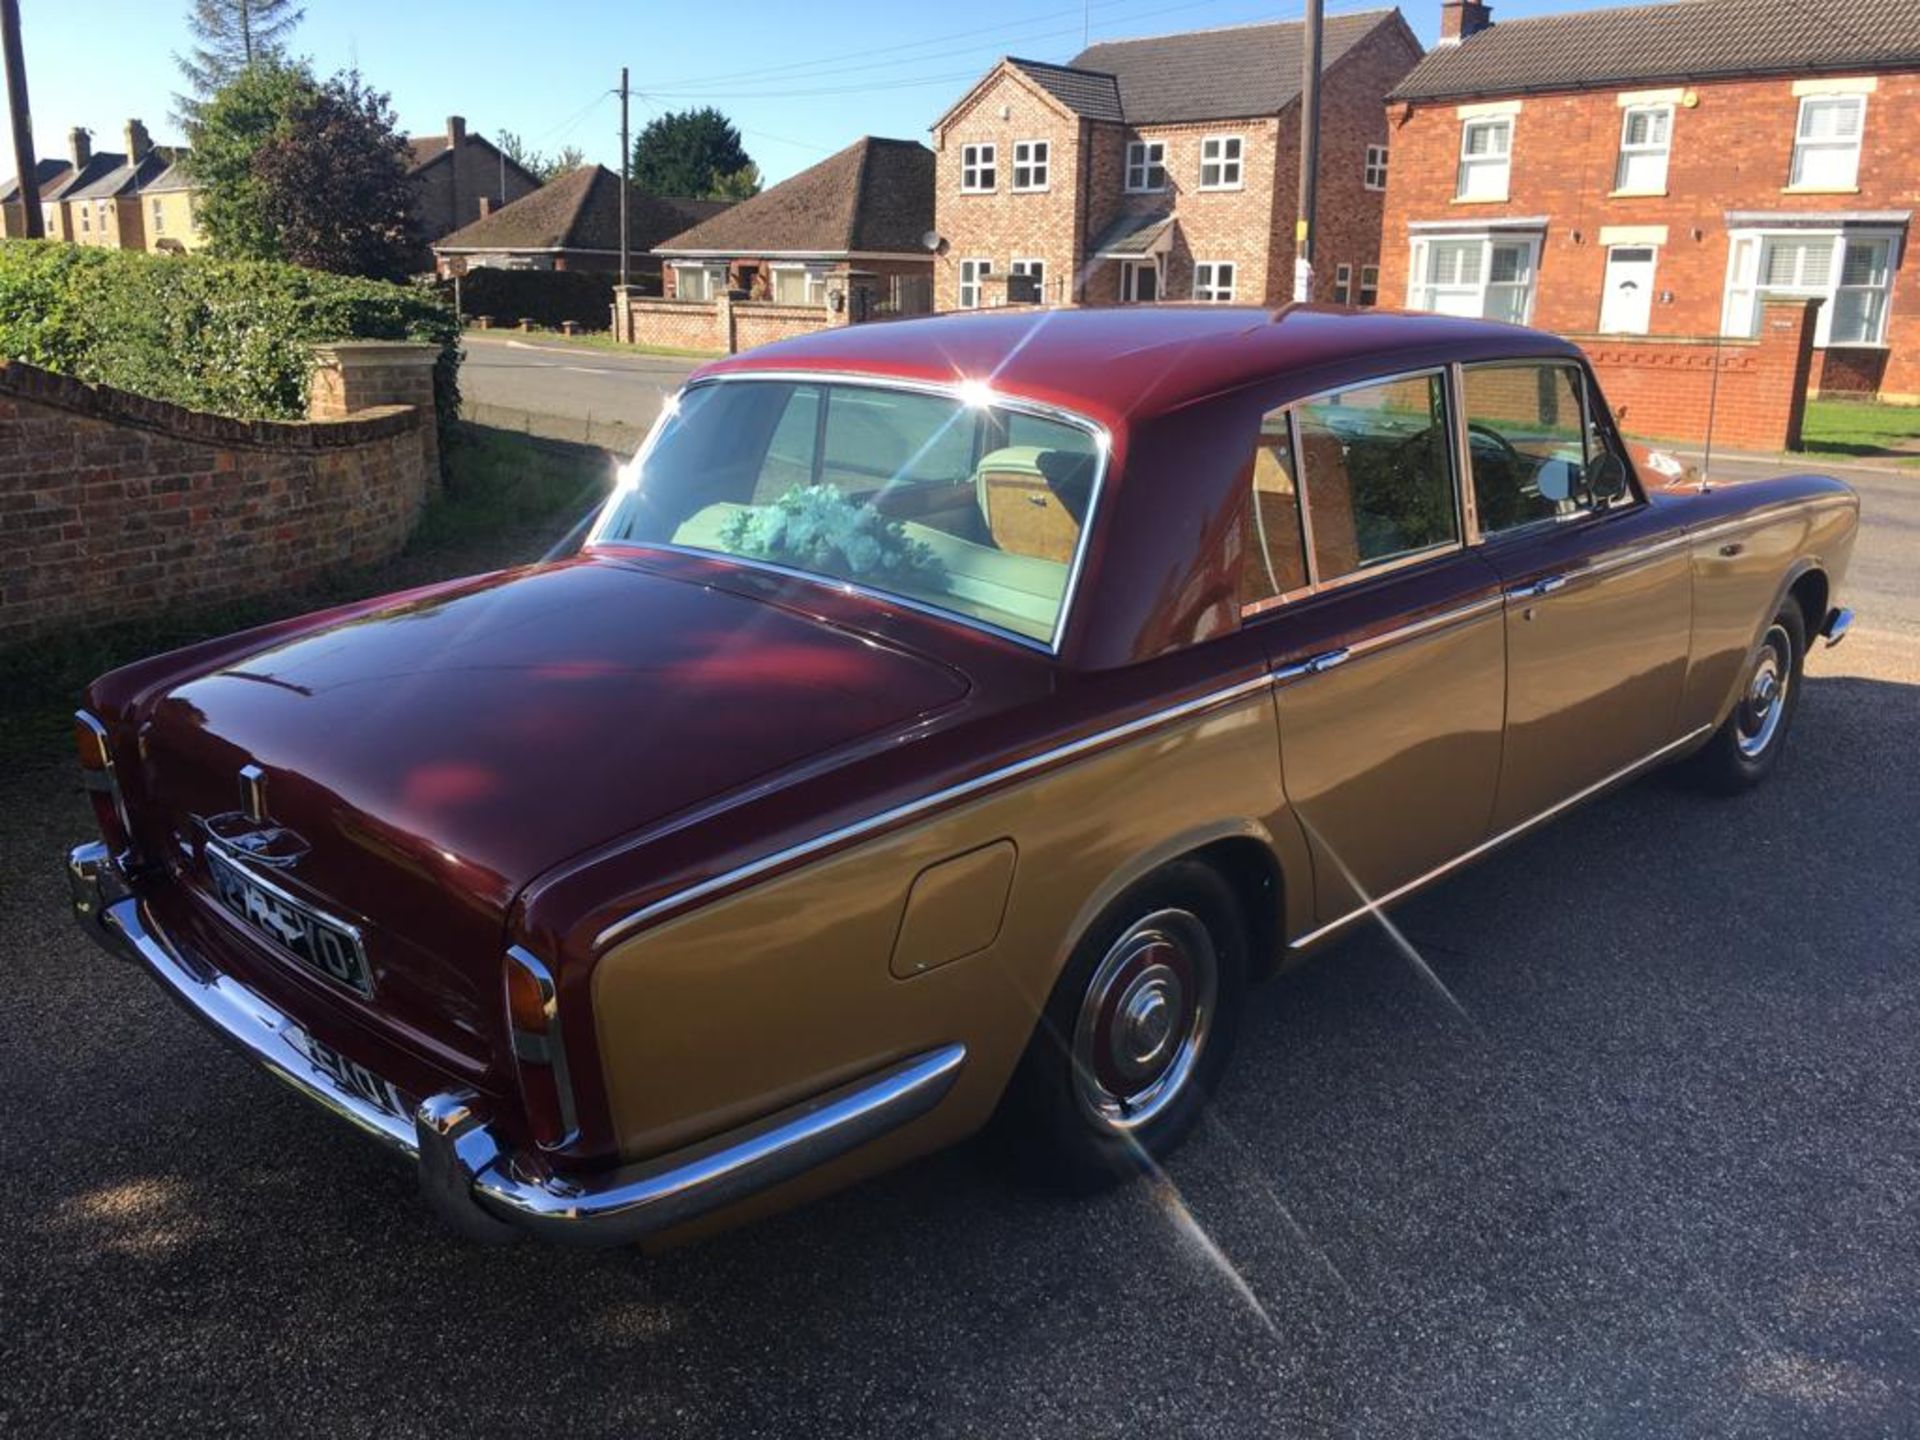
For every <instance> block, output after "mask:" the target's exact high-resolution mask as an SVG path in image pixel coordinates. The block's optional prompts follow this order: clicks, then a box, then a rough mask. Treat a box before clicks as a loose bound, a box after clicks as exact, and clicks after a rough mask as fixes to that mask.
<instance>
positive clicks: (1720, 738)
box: [1691, 600, 1807, 795]
mask: <svg viewBox="0 0 1920 1440" xmlns="http://www.w3.org/2000/svg"><path fill="white" fill-rule="evenodd" d="M1806 658H1807V623H1806V619H1805V617H1803V616H1802V615H1801V613H1800V606H1799V605H1798V604H1797V603H1796V602H1794V601H1792V600H1788V601H1787V602H1786V603H1785V604H1784V605H1782V606H1781V607H1780V613H1779V614H1778V615H1776V616H1774V617H1773V623H1772V624H1770V625H1769V626H1767V632H1766V634H1765V635H1763V636H1761V638H1760V648H1759V649H1758V650H1757V651H1756V652H1755V653H1754V656H1753V659H1752V660H1751V661H1750V662H1749V664H1748V666H1747V672H1746V675H1745V676H1744V677H1743V678H1742V680H1741V682H1740V695H1739V698H1738V699H1736V700H1735V701H1734V706H1733V712H1732V713H1731V714H1730V715H1728V716H1727V718H1726V721H1725V723H1724V724H1722V725H1721V727H1720V728H1719V729H1718V730H1716V731H1715V732H1714V734H1713V738H1712V739H1711V740H1709V741H1708V742H1707V743H1706V745H1705V747H1704V748H1703V749H1701V751H1700V752H1699V754H1697V755H1696V756H1694V758H1693V761H1692V765H1691V769H1692V774H1693V777H1694V779H1696V780H1697V781H1698V782H1699V783H1700V784H1701V785H1702V786H1703V787H1704V788H1706V789H1708V790H1712V791H1715V792H1716V793H1718V794H1722V795H1734V794H1738V793H1739V792H1740V791H1742V790H1747V789H1751V788H1752V787H1753V786H1755V785H1758V784H1759V783H1760V782H1761V781H1762V780H1764V779H1766V777H1767V775H1768V774H1769V773H1770V772H1771V771H1772V769H1773V767H1774V766H1775V765H1776V764H1778V763H1779V759H1780V750H1781V747H1782V746H1783V745H1784V744H1785V743H1786V738H1787V730H1788V728H1789V727H1790V726H1791V725H1792V724H1793V715H1794V711H1795V710H1796V709H1797V708H1798V707H1799V704H1800V672H1801V668H1802V666H1803V665H1804V664H1805V663H1806Z"/></svg>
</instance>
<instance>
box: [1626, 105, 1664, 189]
mask: <svg viewBox="0 0 1920 1440" xmlns="http://www.w3.org/2000/svg"><path fill="white" fill-rule="evenodd" d="M1636 115H1647V116H1652V117H1655V121H1657V122H1658V123H1659V124H1660V125H1661V126H1662V127H1664V133H1663V134H1662V135H1661V137H1660V139H1659V140H1657V141H1656V140H1640V141H1634V140H1631V139H1629V138H1628V137H1629V135H1630V134H1631V133H1632V130H1633V121H1634V117H1635V116H1636ZM1653 123H1654V121H1650V122H1649V124H1650V125H1651V124H1653ZM1672 154H1673V106H1671V105H1664V104H1662V105H1628V106H1626V107H1624V108H1623V109H1622V110H1621V112H1620V154H1619V157H1618V158H1617V159H1616V160H1615V161H1614V166H1613V193H1614V194H1616V195H1664V194H1666V193H1667V165H1668V162H1669V160H1670V159H1671V157H1672ZM1655 160H1657V161H1658V162H1659V164H1658V170H1659V174H1658V176H1657V177H1650V176H1647V175H1642V176H1641V177H1640V178H1639V179H1638V180H1636V181H1634V183H1632V184H1631V185H1630V184H1628V183H1627V172H1628V170H1629V169H1632V168H1634V162H1635V161H1641V162H1644V163H1643V164H1641V165H1640V166H1639V168H1640V169H1642V170H1652V169H1654V168H1655V167H1654V165H1653V162H1654V161H1655Z"/></svg>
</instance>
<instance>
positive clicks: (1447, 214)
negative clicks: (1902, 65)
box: [1381, 74, 1920, 399]
mask: <svg viewBox="0 0 1920 1440" xmlns="http://www.w3.org/2000/svg"><path fill="white" fill-rule="evenodd" d="M1795 78H1796V77H1780V78H1775V79H1754V80H1731V81H1701V82H1697V83H1693V84H1689V85H1686V86H1681V87H1671V88H1672V89H1673V90H1674V91H1675V93H1676V100H1675V104H1674V111H1673V127H1672V143H1671V148H1670V151H1669V157H1668V167H1667V182H1666V187H1665V190H1664V193H1660V194H1636V195H1621V194H1614V193H1612V192H1613V190H1614V180H1615V172H1616V165H1617V162H1618V157H1619V147H1620V125H1621V105H1620V98H1619V97H1620V96H1621V95H1622V94H1626V93H1632V92H1633V91H1636V90H1638V89H1640V88H1641V87H1627V86H1623V87H1618V88H1615V87H1609V88H1606V89H1603V90H1593V91H1587V92H1580V93H1572V94H1556V95H1528V96H1523V97H1519V101H1518V103H1519V107H1520V108H1519V111H1518V113H1517V114H1516V115H1515V117H1514V129H1513V158H1512V167H1511V178H1510V182H1509V188H1508V199H1507V200H1505V201H1503V202H1492V203H1477V202H1476V203H1467V202H1461V201H1457V200H1455V198H1454V191H1455V184H1456V172H1457V167H1458V162H1459V153H1460V127H1461V120H1462V117H1461V115H1460V113H1459V112H1460V108H1461V106H1460V105H1459V104H1457V103H1455V102H1453V101H1446V102H1440V101H1435V102H1431V103H1423V104H1416V105H1395V106H1392V107H1390V108H1389V110H1388V121H1389V125H1390V127H1391V131H1392V135H1393V141H1392V168H1391V171H1390V177H1389V181H1388V187H1387V200H1386V207H1385V215H1384V220H1383V224H1384V242H1383V260H1382V275H1381V300H1382V302H1383V303H1386V304H1394V305H1398V304H1404V303H1405V302H1406V299H1407V293H1408V292H1407V278H1408V277H1407V269H1408V262H1409V258H1410V256H1409V251H1410V245H1409V233H1410V232H1409V230H1408V225H1409V223H1410V222H1433V221H1443V222H1458V223H1461V224H1468V223H1475V222H1487V221H1497V220H1501V219H1512V218H1520V217H1537V216H1545V217H1547V228H1546V231H1545V237H1544V242H1543V245H1542V249H1541V255H1540V262H1539V271H1538V280H1537V284H1536V291H1535V302H1534V310H1533V317H1532V318H1533V323H1534V324H1536V325H1539V326H1541V327H1542V328H1545V329H1549V330H1559V331H1563V332H1582V331H1592V330H1594V329H1595V328H1596V327H1597V326H1598V324H1599V319H1600V302H1601V294H1602V290H1603V285H1604V279H1605V273H1606V264H1607V250H1608V247H1609V244H1610V243H1634V244H1639V243H1647V241H1646V240H1645V239H1643V238H1635V239H1631V240H1627V239H1622V240H1618V241H1615V240H1613V238H1612V237H1614V236H1619V235H1621V234H1622V233H1623V232H1624V233H1626V234H1628V235H1632V234H1634V232H1636V231H1638V232H1641V233H1642V235H1643V236H1644V235H1649V234H1650V235H1651V236H1652V237H1653V238H1652V243H1653V244H1654V246H1655V250H1656V261H1655V271H1654V282H1653V284H1654V291H1655V303H1654V306H1653V315H1652V320H1651V325H1650V330H1651V333H1652V334H1654V335H1668V336H1690V335H1712V334H1716V333H1718V331H1719V330H1720V326H1721V311H1722V305H1723V303H1724V299H1725V292H1726V280H1727V262H1728V250H1729V239H1728V224H1727V220H1726V215H1727V212H1728V211H1730V210H1737V211H1760V212H1768V213H1773V214H1791V215H1804V214H1809V213H1814V214H1820V213H1825V212H1856V211H1867V212H1895V213H1898V212H1903V211H1911V210H1913V209H1915V208H1920V147H1916V146H1915V145H1914V144H1913V140H1912V137H1913V136H1914V135H1915V134H1916V133H1920V75H1916V74H1886V75H1880V76H1878V77H1876V78H1875V81H1874V88H1873V91H1872V93H1871V94H1869V95H1868V97H1867V105H1866V129H1865V136H1864V143H1863V146H1862V151H1861V158H1860V174H1859V183H1858V185H1857V187H1856V188H1854V189H1852V190H1849V191H1846V192H1842V193H1835V192H1811V191H1804V190H1801V191H1796V190H1795V189H1793V188H1792V187H1791V186H1790V185H1789V180H1790V174H1791V166H1792V160H1793V135H1794V127H1795V124H1796V122H1797V118H1798V114H1799V99H1798V98H1797V97H1796V96H1795V95H1794V93H1793V91H1794V83H1795ZM1798 78H1799V79H1801V80H1802V81H1804V80H1805V79H1806V77H1804V76H1803V77H1798ZM1689 96H1690V97H1691V99H1692V102H1693V103H1691V104H1689V103H1687V97H1689ZM1896 228H1904V227H1896ZM1911 238H1912V237H1911V235H1907V236H1906V237H1905V238H1904V239H1903V241H1902V243H1901V244H1900V246H1899V247H1898V248H1899V249H1900V250H1901V251H1902V252H1908V251H1910V250H1911V248H1912V247H1911ZM1669 297H1670V298H1669ZM1814 373H1815V376H1816V377H1817V383H1818V384H1819V385H1820V386H1821V387H1822V388H1825V387H1827V386H1828V385H1829V384H1831V386H1832V388H1835V389H1858V388H1861V387H1862V386H1863V385H1864V384H1865V383H1866V381H1867V380H1868V379H1869V378H1871V380H1872V383H1873V385H1874V386H1875V387H1877V388H1878V389H1880V390H1881V391H1882V393H1884V394H1887V395H1889V396H1892V397H1897V398H1910V399H1920V264H1916V263H1915V262H1914V261H1912V260H1911V259H1909V258H1908V257H1907V254H1905V253H1902V254H1901V256H1900V263H1899V268H1898V271H1897V273H1896V275H1895V279H1894V286H1893V296H1892V305H1891V310H1890V320H1889V324H1888V328H1887V344H1886V346H1885V347H1882V348H1878V349H1863V348H1855V347H1834V350H1833V352H1832V353H1831V354H1830V355H1824V354H1823V355H1822V356H1820V357H1817V359H1816V365H1815V371H1814Z"/></svg>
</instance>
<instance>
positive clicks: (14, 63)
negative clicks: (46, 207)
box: [0, 0, 47, 240]
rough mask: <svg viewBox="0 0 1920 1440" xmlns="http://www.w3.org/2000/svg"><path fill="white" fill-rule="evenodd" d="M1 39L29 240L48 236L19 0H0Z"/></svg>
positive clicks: (15, 166)
mask: <svg viewBox="0 0 1920 1440" xmlns="http://www.w3.org/2000/svg"><path fill="white" fill-rule="evenodd" d="M0 32H4V34H0V39H4V40H5V42H6V51H7V109H8V111H9V113H10V114H11V116H12V118H13V164H14V173H15V174H16V175H18V176H19V177H20V182H19V187H20V215H21V218H22V219H23V220H25V221H26V226H27V228H26V235H27V239H29V240H39V239H43V238H44V237H45V235H46V233H47V232H46V225H45V221H44V218H43V217H42V216H41V214H40V175H39V162H38V161H37V160H35V159H34V156H33V116H32V115H30V114H29V113H28V112H27V57H26V52H25V51H23V50H22V49H21V48H20V0H0Z"/></svg>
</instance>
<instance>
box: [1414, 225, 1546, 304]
mask: <svg viewBox="0 0 1920 1440" xmlns="http://www.w3.org/2000/svg"><path fill="white" fill-rule="evenodd" d="M1541 238H1542V237H1541V235H1540V233H1539V232H1538V231H1531V230H1528V231H1508V230H1479V231H1459V232H1450V233H1442V234H1436V235H1416V236H1415V237H1414V239H1413V247H1412V255H1411V257H1410V259H1409V263H1408V265H1407V308H1408V309H1409V310H1429V311H1435V310H1438V309H1439V308H1440V307H1439V306H1438V305H1437V304H1435V303H1434V302H1435V301H1436V300H1437V299H1439V298H1440V296H1441V293H1442V292H1444V293H1445V294H1446V295H1448V296H1454V297H1464V296H1467V295H1469V294H1471V295H1472V296H1473V297H1474V299H1475V304H1474V309H1473V313H1474V314H1475V315H1478V316H1480V317H1482V318H1485V319H1497V320H1510V321H1513V322H1515V323H1517V324H1521V325H1525V324H1528V323H1529V322H1530V321H1531V320H1532V318H1533V307H1534V303H1535V302H1536V301H1537V300H1538V298H1539V294H1540V241H1541ZM1467 244H1477V245H1478V246H1479V252H1478V260H1477V264H1476V268H1475V272H1474V278H1473V279H1471V280H1466V279H1456V280H1454V281H1451V282H1448V283H1445V284H1441V283H1438V282H1435V281H1431V280H1429V279H1427V264H1428V260H1429V258H1430V257H1431V255H1432V253H1433V250H1432V247H1433V246H1435V245H1467ZM1499 249H1521V250H1524V252H1525V259H1524V263H1523V267H1522V274H1523V275H1524V278H1523V279H1520V280H1507V281H1497V280H1494V279H1493V278H1492V277H1493V262H1494V252H1495V251H1496V250H1499ZM1496 290H1497V291H1503V292H1509V293H1511V292H1514V291H1518V292H1519V293H1520V295H1521V296H1522V297H1523V300H1522V304H1521V307H1520V310H1519V313H1517V314H1515V313H1513V312H1512V311H1511V310H1506V309H1503V310H1500V311H1489V309H1488V302H1489V299H1490V298H1491V297H1492V295H1493V293H1494V292H1495V291H1496ZM1445 313H1447V314H1459V313H1461V312H1460V311H1458V310H1449V311H1446V312H1445Z"/></svg>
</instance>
